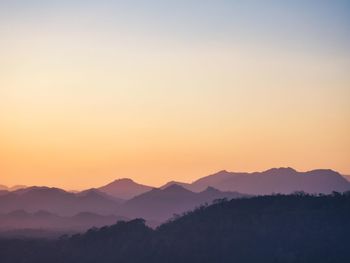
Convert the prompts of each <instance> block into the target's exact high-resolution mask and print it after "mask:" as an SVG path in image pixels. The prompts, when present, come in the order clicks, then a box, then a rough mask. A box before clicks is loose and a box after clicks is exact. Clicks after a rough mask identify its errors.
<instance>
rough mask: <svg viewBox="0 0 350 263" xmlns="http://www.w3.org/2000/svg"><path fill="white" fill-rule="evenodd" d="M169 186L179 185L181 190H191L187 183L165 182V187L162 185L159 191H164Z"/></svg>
mask: <svg viewBox="0 0 350 263" xmlns="http://www.w3.org/2000/svg"><path fill="white" fill-rule="evenodd" d="M171 185H180V186H182V187H183V188H185V189H188V190H190V189H191V184H189V183H182V182H178V181H170V182H167V183H166V184H165V185H162V186H161V187H159V188H160V189H165V188H168V187H169V186H171Z"/></svg>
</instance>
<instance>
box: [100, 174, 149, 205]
mask: <svg viewBox="0 0 350 263" xmlns="http://www.w3.org/2000/svg"><path fill="white" fill-rule="evenodd" d="M152 188H153V187H151V186H147V185H143V184H138V183H135V182H134V181H133V180H131V179H128V178H123V179H117V180H115V181H113V182H112V183H109V184H107V185H105V186H102V187H99V188H98V190H100V191H102V192H104V193H106V194H108V195H111V196H114V197H116V198H121V199H126V200H127V199H130V198H132V197H134V196H137V195H139V194H142V193H145V192H147V191H150V190H151V189H152Z"/></svg>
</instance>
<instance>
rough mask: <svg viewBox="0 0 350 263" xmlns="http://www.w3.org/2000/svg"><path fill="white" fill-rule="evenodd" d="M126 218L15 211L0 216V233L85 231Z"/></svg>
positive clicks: (91, 214) (87, 214)
mask: <svg viewBox="0 0 350 263" xmlns="http://www.w3.org/2000/svg"><path fill="white" fill-rule="evenodd" d="M127 219H128V218H126V217H118V216H115V215H105V216H103V215H98V214H94V213H90V212H80V213H78V214H76V215H74V216H65V217H64V216H59V215H56V214H53V213H50V212H48V211H45V210H39V211H37V212H35V213H28V212H26V211H24V210H15V211H13V212H10V213H7V214H0V226H1V231H2V232H4V231H6V230H11V229H18V230H23V231H24V230H26V229H46V230H50V231H60V232H62V231H66V232H67V231H72V232H78V231H85V230H87V229H89V228H91V227H102V226H105V225H112V224H115V223H116V222H117V221H120V220H124V221H125V220H127Z"/></svg>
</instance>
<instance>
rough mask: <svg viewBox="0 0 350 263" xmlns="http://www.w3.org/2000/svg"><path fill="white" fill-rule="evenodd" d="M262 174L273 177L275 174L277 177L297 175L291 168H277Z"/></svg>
mask: <svg viewBox="0 0 350 263" xmlns="http://www.w3.org/2000/svg"><path fill="white" fill-rule="evenodd" d="M262 173H263V174H274V175H275V174H277V175H290V174H295V173H297V171H296V170H294V169H293V168H291V167H278V168H271V169H268V170H266V171H264V172H262Z"/></svg>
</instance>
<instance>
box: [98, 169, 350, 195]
mask: <svg viewBox="0 0 350 263" xmlns="http://www.w3.org/2000/svg"><path fill="white" fill-rule="evenodd" d="M345 178H346V177H345V176H342V175H341V174H339V173H338V172H336V171H333V170H330V169H317V170H312V171H307V172H298V171H296V170H294V169H292V168H289V167H288V168H272V169H269V170H266V171H263V172H253V173H237V172H228V171H226V170H222V171H219V172H217V173H215V174H212V175H209V176H205V177H202V178H200V179H198V180H196V181H194V182H192V183H185V182H178V181H170V182H168V183H166V184H164V185H163V186H161V187H160V189H165V188H167V187H169V186H171V185H174V184H176V185H180V186H182V187H184V188H186V189H187V190H190V191H193V192H201V191H204V190H205V189H206V188H207V187H214V188H216V189H218V190H220V191H233V192H240V193H245V194H250V195H265V194H273V193H282V194H290V193H293V192H296V191H304V192H306V193H323V194H328V193H331V192H333V191H338V192H344V191H348V190H350V182H349V181H348V180H347V179H345ZM153 188H154V187H152V186H146V185H140V184H138V183H135V182H134V181H132V180H131V179H120V180H116V181H114V182H112V183H110V184H108V185H106V186H103V187H100V188H98V190H100V191H103V192H106V193H107V194H109V195H112V196H114V197H116V198H121V199H130V198H132V197H135V196H137V195H140V194H142V193H145V192H147V191H150V190H151V189H153Z"/></svg>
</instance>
